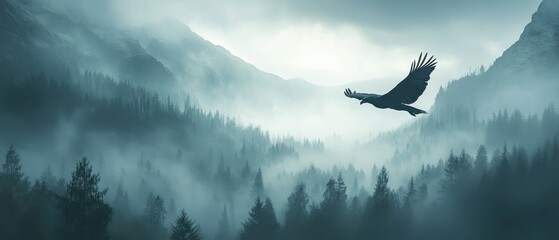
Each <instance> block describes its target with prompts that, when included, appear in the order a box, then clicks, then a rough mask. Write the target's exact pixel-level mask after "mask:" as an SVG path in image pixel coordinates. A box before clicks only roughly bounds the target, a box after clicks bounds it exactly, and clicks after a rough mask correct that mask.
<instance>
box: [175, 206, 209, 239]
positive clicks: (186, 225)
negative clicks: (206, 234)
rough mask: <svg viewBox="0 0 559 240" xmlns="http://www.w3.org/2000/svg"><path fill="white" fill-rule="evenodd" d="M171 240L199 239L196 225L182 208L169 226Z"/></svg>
mask: <svg viewBox="0 0 559 240" xmlns="http://www.w3.org/2000/svg"><path fill="white" fill-rule="evenodd" d="M171 229H172V233H171V240H200V239H202V238H201V237H200V232H199V230H198V226H195V224H194V222H193V221H192V220H190V218H189V217H188V216H187V215H186V212H185V211H184V210H182V211H181V212H180V214H179V216H178V217H177V220H175V224H173V226H171Z"/></svg>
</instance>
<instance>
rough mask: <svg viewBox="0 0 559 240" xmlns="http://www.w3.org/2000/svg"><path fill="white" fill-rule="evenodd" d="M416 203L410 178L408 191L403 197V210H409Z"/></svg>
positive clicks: (415, 194)
mask: <svg viewBox="0 0 559 240" xmlns="http://www.w3.org/2000/svg"><path fill="white" fill-rule="evenodd" d="M416 201H417V190H416V188H415V183H414V181H413V177H412V178H411V179H410V181H409V182H408V189H407V190H406V195H405V196H404V208H406V209H411V208H412V207H413V205H414V204H415V202H416Z"/></svg>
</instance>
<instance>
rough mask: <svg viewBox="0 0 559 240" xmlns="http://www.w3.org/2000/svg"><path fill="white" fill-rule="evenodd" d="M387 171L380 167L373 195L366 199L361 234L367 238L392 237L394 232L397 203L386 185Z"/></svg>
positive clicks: (387, 179)
mask: <svg viewBox="0 0 559 240" xmlns="http://www.w3.org/2000/svg"><path fill="white" fill-rule="evenodd" d="M388 181H389V178H388V171H387V170H386V167H382V169H381V170H380V173H379V174H378V177H377V183H376V185H375V189H374V192H373V196H372V197H371V198H370V199H369V200H368V201H367V206H366V208H365V216H364V222H363V225H362V226H361V234H363V236H367V238H375V239H387V238H393V234H394V233H395V230H394V227H395V226H396V224H395V223H394V222H395V221H394V220H395V219H394V215H395V212H396V208H397V207H398V203H397V200H396V197H395V196H394V193H393V192H392V191H391V190H390V188H389V187H388Z"/></svg>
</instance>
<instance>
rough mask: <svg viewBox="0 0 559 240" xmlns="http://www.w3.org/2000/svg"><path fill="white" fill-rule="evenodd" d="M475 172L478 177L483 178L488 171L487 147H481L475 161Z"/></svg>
mask: <svg viewBox="0 0 559 240" xmlns="http://www.w3.org/2000/svg"><path fill="white" fill-rule="evenodd" d="M474 171H475V173H476V176H481V175H482V174H483V173H484V172H485V171H487V149H485V146H483V145H481V146H479V148H478V150H477V154H476V159H475V161H474Z"/></svg>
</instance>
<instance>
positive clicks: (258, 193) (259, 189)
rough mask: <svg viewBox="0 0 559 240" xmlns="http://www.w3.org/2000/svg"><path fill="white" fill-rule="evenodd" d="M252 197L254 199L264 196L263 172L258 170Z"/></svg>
mask: <svg viewBox="0 0 559 240" xmlns="http://www.w3.org/2000/svg"><path fill="white" fill-rule="evenodd" d="M252 195H253V196H254V197H263V196H264V181H263V180H262V170H260V168H259V169H258V172H257V173H256V176H255V177H254V183H253V184H252Z"/></svg>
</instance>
